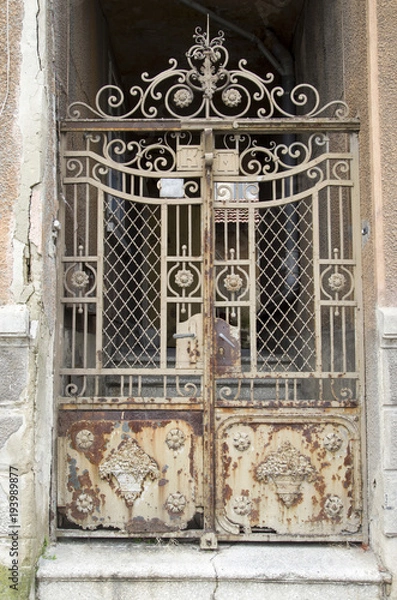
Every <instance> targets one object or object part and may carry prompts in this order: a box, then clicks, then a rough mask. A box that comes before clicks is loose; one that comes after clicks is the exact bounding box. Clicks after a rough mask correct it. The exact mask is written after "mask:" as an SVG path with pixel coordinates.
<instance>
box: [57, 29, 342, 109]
mask: <svg viewBox="0 0 397 600" xmlns="http://www.w3.org/2000/svg"><path fill="white" fill-rule="evenodd" d="M193 39H194V44H193V46H191V48H190V49H189V50H188V52H187V53H186V59H187V68H181V67H179V65H178V61H177V60H175V59H173V58H172V59H170V60H169V67H168V69H166V70H165V71H163V72H161V73H159V74H158V75H156V76H154V77H150V76H149V74H148V73H143V74H142V75H141V80H142V85H141V86H140V85H134V86H132V87H131V88H130V90H129V98H128V99H127V98H126V95H125V93H124V91H123V90H122V89H121V88H120V87H118V86H115V85H105V86H103V87H102V88H101V89H100V90H99V91H98V93H97V95H96V98H95V105H94V106H93V107H92V106H89V105H88V104H86V103H84V102H73V103H72V104H70V105H69V107H68V111H67V118H69V119H72V120H81V119H85V118H87V115H90V116H94V117H99V118H102V119H107V118H112V119H119V120H121V119H129V118H137V117H142V118H145V119H156V118H158V117H159V115H160V110H161V111H162V112H161V116H162V117H170V118H178V119H181V120H188V119H192V118H210V117H220V118H226V119H227V118H231V119H236V118H240V117H244V116H248V115H251V116H254V117H256V118H260V119H271V118H272V117H274V116H276V115H277V116H282V117H287V118H292V117H294V116H296V112H297V109H298V110H299V112H300V113H302V114H301V116H302V117H306V118H307V117H317V116H319V115H324V116H329V114H330V113H331V116H333V115H332V112H333V113H334V116H335V117H336V118H338V119H343V118H346V117H347V116H348V114H349V109H348V106H347V104H346V103H345V102H343V101H333V102H328V103H327V104H325V105H324V106H321V101H320V96H319V93H318V91H317V90H316V88H315V87H313V86H312V85H310V84H299V85H297V86H295V87H294V88H293V89H292V90H291V91H290V92H288V93H287V92H286V91H285V90H284V89H283V88H282V87H281V86H274V87H271V86H272V84H274V81H275V76H274V75H273V74H272V73H268V74H267V75H266V76H265V77H264V78H262V77H260V76H259V75H256V74H255V73H253V72H252V71H250V70H248V69H247V68H246V65H247V61H246V60H244V59H242V60H240V61H239V63H238V68H235V69H229V68H228V62H229V52H228V50H227V49H226V48H225V46H224V41H225V38H224V33H223V32H222V31H219V32H218V35H217V36H216V37H213V38H211V37H210V33H209V24H208V25H207V31H206V32H203V30H202V29H201V28H199V27H198V28H196V30H195V33H194V35H193ZM286 96H289V100H290V103H289V105H290V106H293V107H294V108H293V109H292V110H290V111H289V110H286V109H285V102H284V98H285V97H286ZM126 105H128V106H129V107H130V108H129V109H128V110H127V111H125V108H124V107H125V106H126Z"/></svg>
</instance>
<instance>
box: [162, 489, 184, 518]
mask: <svg viewBox="0 0 397 600" xmlns="http://www.w3.org/2000/svg"><path fill="white" fill-rule="evenodd" d="M186 502H187V501H186V498H185V496H184V495H183V494H181V493H180V492H174V493H173V494H170V495H169V496H168V498H167V502H166V504H165V508H166V509H167V511H168V512H169V513H171V514H174V515H178V514H182V513H183V512H184V510H185V508H186Z"/></svg>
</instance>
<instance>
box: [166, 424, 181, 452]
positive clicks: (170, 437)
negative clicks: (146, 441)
mask: <svg viewBox="0 0 397 600" xmlns="http://www.w3.org/2000/svg"><path fill="white" fill-rule="evenodd" d="M185 440H186V436H185V434H184V433H183V431H181V430H180V429H177V428H175V429H171V430H170V431H169V432H168V433H167V437H166V438H165V443H166V444H167V446H168V448H169V449H170V450H174V451H177V450H180V449H181V448H183V446H184V445H185Z"/></svg>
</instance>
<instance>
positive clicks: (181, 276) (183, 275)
mask: <svg viewBox="0 0 397 600" xmlns="http://www.w3.org/2000/svg"><path fill="white" fill-rule="evenodd" d="M175 283H176V284H177V285H179V287H181V288H188V287H190V286H191V285H192V283H193V273H192V272H191V271H190V270H189V269H179V271H178V272H177V273H176V275H175Z"/></svg>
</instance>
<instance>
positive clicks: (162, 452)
mask: <svg viewBox="0 0 397 600" xmlns="http://www.w3.org/2000/svg"><path fill="white" fill-rule="evenodd" d="M96 416H97V418H95V414H93V413H89V412H88V413H82V412H80V411H63V412H62V414H61V415H60V433H61V435H60V437H59V449H58V452H59V503H60V506H62V507H63V508H62V513H63V515H64V520H66V522H69V523H73V524H75V525H79V526H80V527H82V528H84V529H97V528H98V527H100V528H105V529H106V528H116V529H120V530H121V531H126V532H129V533H131V534H134V533H143V532H158V533H165V532H173V531H180V530H185V529H187V528H194V529H199V528H200V522H201V520H202V512H203V499H202V472H203V466H202V460H203V459H202V417H201V414H199V413H196V414H193V415H187V416H185V418H184V416H183V415H182V414H180V416H179V418H178V415H177V413H175V411H169V412H166V411H145V412H143V413H141V414H140V413H139V412H138V411H135V412H131V411H130V412H128V411H125V412H124V413H120V414H119V415H115V414H112V412H111V411H109V412H108V413H103V412H101V413H100V414H98V415H96ZM116 416H118V417H119V418H116V419H112V417H116Z"/></svg>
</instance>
